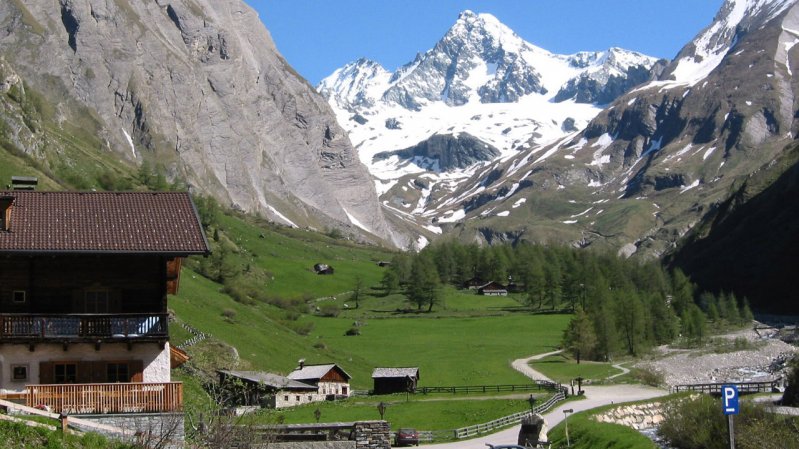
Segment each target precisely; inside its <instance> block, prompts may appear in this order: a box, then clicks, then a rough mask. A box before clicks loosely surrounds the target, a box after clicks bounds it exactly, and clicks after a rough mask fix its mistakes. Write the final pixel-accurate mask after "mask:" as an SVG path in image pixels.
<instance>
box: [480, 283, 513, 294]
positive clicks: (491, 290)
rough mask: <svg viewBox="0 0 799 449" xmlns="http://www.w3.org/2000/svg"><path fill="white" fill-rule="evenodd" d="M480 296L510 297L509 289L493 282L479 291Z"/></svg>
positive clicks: (481, 287)
mask: <svg viewBox="0 0 799 449" xmlns="http://www.w3.org/2000/svg"><path fill="white" fill-rule="evenodd" d="M477 294H478V295H484V296H508V288H507V287H505V286H504V285H502V284H500V283H498V282H494V281H491V282H489V283H487V284H484V285H482V286H480V288H478V289H477Z"/></svg>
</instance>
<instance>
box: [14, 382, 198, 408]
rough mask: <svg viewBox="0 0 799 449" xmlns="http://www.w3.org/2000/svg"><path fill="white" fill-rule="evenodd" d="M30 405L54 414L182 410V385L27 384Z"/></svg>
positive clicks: (27, 402) (177, 383)
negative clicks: (47, 408)
mask: <svg viewBox="0 0 799 449" xmlns="http://www.w3.org/2000/svg"><path fill="white" fill-rule="evenodd" d="M25 389H26V393H25V403H26V405H27V406H28V407H41V406H44V405H46V406H48V407H50V410H52V411H53V412H55V413H65V414H105V413H169V412H180V411H183V384H182V383H181V382H167V383H114V384H53V385H26V386H25Z"/></svg>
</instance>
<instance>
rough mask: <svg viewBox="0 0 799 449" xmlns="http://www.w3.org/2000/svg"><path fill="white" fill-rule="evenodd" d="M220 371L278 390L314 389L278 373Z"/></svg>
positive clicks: (314, 388) (312, 386) (314, 387)
mask: <svg viewBox="0 0 799 449" xmlns="http://www.w3.org/2000/svg"><path fill="white" fill-rule="evenodd" d="M219 372H220V373H223V374H226V375H228V376H233V377H238V378H239V379H244V380H248V381H250V382H253V383H257V384H263V385H266V386H268V387H272V388H275V389H278V390H314V391H315V390H316V389H317V387H316V386H314V385H308V384H306V383H302V382H299V381H296V380H292V379H289V378H288V377H284V376H281V375H279V374H272V373H264V372H260V371H228V370H219Z"/></svg>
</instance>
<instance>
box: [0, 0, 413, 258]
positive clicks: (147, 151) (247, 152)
mask: <svg viewBox="0 0 799 449" xmlns="http://www.w3.org/2000/svg"><path fill="white" fill-rule="evenodd" d="M60 4H61V5H62V6H61V7H60V8H54V7H53V3H52V2H51V1H50V0H22V1H13V2H0V23H2V24H3V29H2V31H0V49H1V50H0V54H2V55H4V56H5V58H6V60H7V61H8V63H9V64H10V65H11V66H12V67H13V68H14V69H15V70H16V72H17V73H18V74H19V75H20V77H21V78H22V79H24V80H25V82H26V84H27V85H28V86H30V88H31V89H33V90H37V91H38V92H40V93H42V94H43V97H45V98H53V99H56V98H59V99H61V98H65V99H69V101H61V102H60V104H58V108H59V112H60V113H62V114H63V116H64V119H65V120H76V119H77V118H79V116H81V115H82V114H85V113H86V112H85V111H92V114H93V117H96V118H97V121H98V128H99V129H97V130H92V132H96V133H97V134H98V135H99V137H101V138H102V139H104V140H106V141H107V142H108V144H109V147H110V149H111V150H113V151H116V152H117V153H118V156H119V158H120V159H123V160H127V161H129V162H130V163H133V164H138V163H141V161H142V160H143V159H147V160H149V161H150V162H152V161H156V163H158V164H162V165H164V166H165V167H166V168H167V172H168V173H169V175H170V177H181V178H184V179H185V180H186V181H188V182H189V183H190V184H191V185H192V186H193V187H195V188H196V189H199V190H200V191H202V192H205V193H208V194H211V195H213V196H215V197H216V198H217V199H219V200H220V201H222V202H223V203H224V204H235V205H238V206H239V207H240V208H241V209H243V210H245V211H247V212H252V213H258V214H261V215H264V216H266V217H268V218H270V219H272V220H274V221H277V222H280V223H283V224H292V225H296V226H314V227H319V228H321V227H328V226H329V227H347V228H349V229H350V232H353V233H364V229H367V230H368V232H370V233H372V234H373V235H376V236H379V237H381V238H384V239H387V240H390V239H391V238H392V234H393V233H392V231H391V229H390V228H389V225H388V224H387V222H386V221H385V218H384V216H383V212H382V209H381V207H380V205H379V203H378V201H377V195H376V191H375V188H374V185H373V183H372V180H371V178H370V176H369V173H368V172H367V170H366V168H365V167H364V166H363V165H362V164H361V163H360V161H359V159H358V157H357V154H356V152H355V150H354V149H353V147H352V145H351V144H350V142H349V140H348V138H347V137H346V135H345V133H344V131H343V130H342V129H341V128H340V127H339V125H338V124H337V123H336V118H335V116H334V114H333V113H332V111H331V109H330V107H329V105H328V104H327V103H326V101H325V100H324V99H323V98H322V97H321V96H320V95H318V94H317V93H316V92H315V91H314V89H313V88H312V87H311V86H310V85H309V84H308V83H307V81H305V80H304V79H302V78H300V77H299V76H298V75H297V74H296V72H294V71H293V70H292V69H291V67H290V66H289V65H288V64H287V63H286V61H285V60H284V59H283V57H282V56H281V55H280V54H279V53H278V51H277V49H276V48H275V44H274V42H273V41H272V39H271V37H270V36H269V33H268V32H267V30H266V29H265V28H264V26H263V24H262V23H261V21H260V20H259V19H258V15H257V13H256V12H255V11H254V10H252V9H251V8H250V7H248V6H247V5H246V4H245V3H244V2H242V1H240V0H213V1H211V0H190V1H189V0H175V1H167V0H156V1H147V2H107V1H100V0H82V1H77V0H62V1H61V2H60ZM23 5H24V6H23ZM44 24H47V25H44ZM0 83H3V85H5V84H7V83H5V82H4V81H3V80H0ZM75 105H80V108H83V109H81V110H79V109H78V107H76V106H75ZM81 123H83V122H81ZM126 134H127V135H128V136H130V138H131V140H132V145H131V144H130V143H129V142H128V140H127V137H126ZM131 146H133V148H131ZM350 217H352V218H350ZM397 239H398V240H401V238H400V237H397ZM395 243H401V242H395Z"/></svg>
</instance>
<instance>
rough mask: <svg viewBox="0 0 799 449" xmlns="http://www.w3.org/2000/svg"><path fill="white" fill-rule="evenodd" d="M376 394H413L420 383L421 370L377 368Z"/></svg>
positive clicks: (375, 375) (374, 377) (373, 376)
mask: <svg viewBox="0 0 799 449" xmlns="http://www.w3.org/2000/svg"><path fill="white" fill-rule="evenodd" d="M372 380H373V381H374V394H392V393H406V392H408V393H413V392H415V391H416V386H417V383H418V382H419V368H418V367H416V368H375V370H374V371H372Z"/></svg>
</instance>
